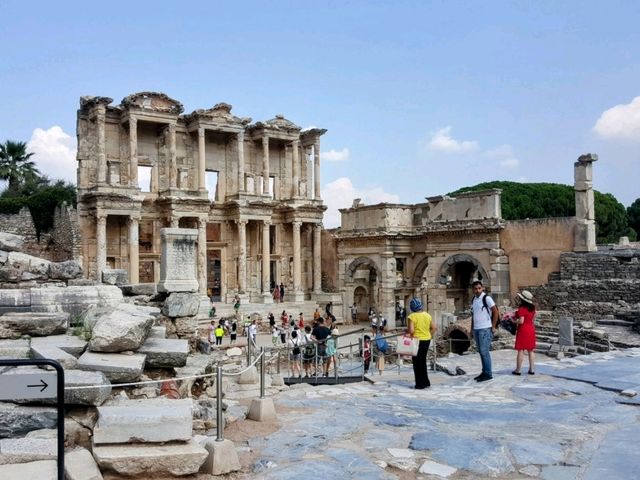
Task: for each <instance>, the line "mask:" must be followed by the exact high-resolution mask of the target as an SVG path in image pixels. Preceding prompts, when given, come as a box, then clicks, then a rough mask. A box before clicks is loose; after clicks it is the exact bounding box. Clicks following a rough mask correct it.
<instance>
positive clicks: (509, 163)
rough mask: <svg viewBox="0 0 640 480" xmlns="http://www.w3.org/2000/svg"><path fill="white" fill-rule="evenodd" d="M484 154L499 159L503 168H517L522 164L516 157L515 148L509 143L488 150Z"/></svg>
mask: <svg viewBox="0 0 640 480" xmlns="http://www.w3.org/2000/svg"><path fill="white" fill-rule="evenodd" d="M484 154H485V155H486V156H487V157H489V158H496V159H498V160H499V163H500V166H501V167H503V168H516V167H518V166H520V160H518V159H517V158H516V157H515V155H514V154H513V148H512V147H511V145H509V144H508V143H505V144H502V145H500V146H498V147H496V148H492V149H490V150H487V151H486V152H484Z"/></svg>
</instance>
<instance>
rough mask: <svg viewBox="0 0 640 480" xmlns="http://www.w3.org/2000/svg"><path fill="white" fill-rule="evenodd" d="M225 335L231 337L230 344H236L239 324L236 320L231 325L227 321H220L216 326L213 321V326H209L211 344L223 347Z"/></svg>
mask: <svg viewBox="0 0 640 480" xmlns="http://www.w3.org/2000/svg"><path fill="white" fill-rule="evenodd" d="M225 335H229V338H230V344H231V345H233V344H234V343H236V340H237V336H238V324H237V322H236V321H235V320H232V321H231V323H230V324H229V323H227V320H226V319H224V318H223V319H220V321H219V322H218V324H217V325H216V321H215V320H211V324H210V325H209V343H210V344H211V345H213V344H214V343H215V345H216V346H217V345H222V339H223V338H224V337H225Z"/></svg>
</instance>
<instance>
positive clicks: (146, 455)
mask: <svg viewBox="0 0 640 480" xmlns="http://www.w3.org/2000/svg"><path fill="white" fill-rule="evenodd" d="M208 455H209V454H208V453H207V451H206V450H205V449H204V448H202V447H201V446H199V445H197V444H196V443H193V442H189V443H177V444H167V445H135V444H134V445H118V446H96V447H94V449H93V456H94V458H95V459H96V461H97V462H98V465H99V466H100V468H102V469H108V470H113V471H115V472H116V473H118V474H120V475H128V476H134V475H142V474H144V475H145V476H146V477H147V478H150V476H151V475H159V474H165V475H176V476H183V475H192V474H194V473H197V472H198V470H199V469H200V467H201V466H202V464H203V463H204V462H205V460H206V459H207V457H208Z"/></svg>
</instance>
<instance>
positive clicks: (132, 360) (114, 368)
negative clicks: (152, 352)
mask: <svg viewBox="0 0 640 480" xmlns="http://www.w3.org/2000/svg"><path fill="white" fill-rule="evenodd" d="M144 360H145V356H144V355H124V354H121V353H100V352H84V353H83V354H82V356H81V357H80V358H79V359H78V368H79V369H80V370H91V371H95V372H103V373H104V374H105V375H106V377H107V378H108V379H109V380H110V381H111V382H112V383H126V382H135V381H136V380H138V379H139V378H140V376H141V375H142V371H143V370H144Z"/></svg>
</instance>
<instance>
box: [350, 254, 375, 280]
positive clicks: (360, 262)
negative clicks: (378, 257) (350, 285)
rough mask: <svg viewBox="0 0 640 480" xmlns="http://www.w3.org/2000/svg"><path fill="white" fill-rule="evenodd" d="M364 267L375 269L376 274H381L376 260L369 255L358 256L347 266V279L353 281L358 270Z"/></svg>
mask: <svg viewBox="0 0 640 480" xmlns="http://www.w3.org/2000/svg"><path fill="white" fill-rule="evenodd" d="M364 268H369V269H373V270H375V272H376V275H378V276H379V274H380V269H379V268H378V266H377V265H376V262H374V261H373V260H371V259H370V258H369V257H358V258H356V259H355V260H354V261H353V262H351V263H350V264H349V266H348V267H347V281H349V282H352V281H353V276H354V274H355V272H356V270H360V269H364Z"/></svg>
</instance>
